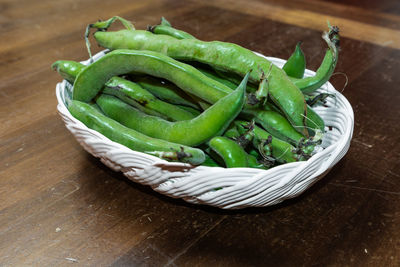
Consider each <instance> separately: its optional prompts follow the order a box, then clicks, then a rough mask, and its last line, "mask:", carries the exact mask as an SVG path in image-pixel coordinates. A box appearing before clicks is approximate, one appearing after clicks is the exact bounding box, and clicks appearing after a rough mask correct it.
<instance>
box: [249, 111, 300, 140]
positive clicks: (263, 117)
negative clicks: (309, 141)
mask: <svg viewBox="0 0 400 267" xmlns="http://www.w3.org/2000/svg"><path fill="white" fill-rule="evenodd" d="M242 117H244V118H246V119H248V120H251V119H254V121H255V122H257V123H259V124H260V125H261V126H262V127H263V128H264V129H265V130H266V131H268V132H270V133H271V134H272V135H273V136H275V137H277V138H279V139H282V140H285V141H286V142H289V143H291V144H293V145H296V146H298V145H299V143H300V142H303V141H304V136H303V135H301V134H300V133H299V132H298V131H296V130H295V129H294V127H293V126H292V125H291V124H290V123H289V121H288V120H287V119H286V118H285V117H284V116H282V115H281V114H279V113H278V112H276V111H274V110H261V109H246V110H243V112H242Z"/></svg>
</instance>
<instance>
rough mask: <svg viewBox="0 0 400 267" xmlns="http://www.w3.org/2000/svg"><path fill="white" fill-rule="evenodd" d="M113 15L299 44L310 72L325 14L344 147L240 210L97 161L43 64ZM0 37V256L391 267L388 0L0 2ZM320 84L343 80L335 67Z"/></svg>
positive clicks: (252, 43)
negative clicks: (156, 188) (285, 196)
mask: <svg viewBox="0 0 400 267" xmlns="http://www.w3.org/2000/svg"><path fill="white" fill-rule="evenodd" d="M113 15H120V16H123V17H125V18H127V19H129V20H132V21H133V22H134V23H135V25H136V27H137V28H145V27H146V26H147V25H149V24H156V23H158V21H159V19H160V17H161V16H165V17H166V18H168V19H169V20H170V21H171V22H172V23H173V24H174V25H175V26H176V27H178V28H181V29H183V30H186V31H188V32H190V33H192V34H194V35H196V36H198V38H200V39H203V40H223V41H229V42H234V43H238V44H240V45H243V46H245V47H247V48H249V49H252V50H255V51H258V52H261V53H263V54H265V55H269V56H275V57H281V58H287V57H288V56H289V55H290V53H291V51H292V49H293V48H294V46H295V44H296V43H297V41H299V40H302V41H303V50H304V52H305V53H306V55H307V67H308V68H310V69H314V70H315V69H316V68H317V66H318V64H319V62H320V61H321V59H322V56H323V53H324V44H323V42H322V41H321V38H320V35H321V32H322V30H325V29H326V21H327V20H329V21H330V22H331V24H335V25H338V26H339V27H340V28H341V33H342V40H341V44H342V51H341V53H340V60H339V64H338V66H337V72H343V73H346V75H347V77H348V79H349V83H348V85H347V87H346V88H345V89H344V90H343V94H344V95H345V96H346V97H347V98H348V100H349V101H350V103H351V104H352V106H353V108H354V112H355V130H354V136H353V140H352V144H351V147H350V150H349V152H348V154H347V155H346V156H345V157H344V158H343V159H342V160H341V161H340V162H339V164H337V165H336V166H335V167H334V168H333V169H332V170H331V171H330V172H329V174H328V175H327V176H326V177H324V178H323V179H322V180H321V181H320V182H318V183H317V184H315V185H314V186H313V187H312V188H311V189H309V190H308V191H306V192H305V193H304V194H303V195H301V196H300V197H298V198H296V199H292V200H288V201H286V202H284V203H282V204H280V205H277V206H273V207H269V208H249V209H245V210H239V211H223V210H219V209H216V208H211V207H205V206H197V205H190V204H187V203H185V202H184V201H183V200H176V199H171V198H168V197H165V196H163V195H160V194H158V193H155V192H153V191H152V190H151V189H150V188H148V187H145V186H142V185H139V184H135V183H133V182H130V181H129V180H128V179H126V178H125V177H124V176H123V175H121V174H120V173H116V172H113V171H111V170H109V169H108V168H107V167H105V166H104V165H103V164H102V163H101V162H100V161H99V160H97V159H95V158H93V157H92V156H90V155H89V154H88V153H87V152H85V151H84V150H83V148H82V147H81V146H80V145H79V144H78V143H77V142H76V140H75V139H74V138H73V136H72V135H71V134H70V133H69V132H68V130H67V129H66V128H65V127H64V125H63V123H62V121H61V119H60V117H59V115H58V114H57V111H56V98H55V85H56V83H57V82H59V81H60V77H59V76H58V74H57V73H55V72H53V71H52V70H51V68H50V65H51V64H52V63H53V62H54V61H55V60H57V59H71V60H84V59H86V58H87V52H86V49H85V45H84V41H83V34H84V27H85V26H86V25H87V24H88V23H91V22H94V21H96V20H98V19H107V18H109V17H111V16H113ZM0 37H1V42H0V58H1V60H0V81H1V83H0V118H1V123H0V137H1V138H0V140H1V141H0V142H1V145H0V164H1V165H0V266H55V265H70V264H75V265H76V266H105V265H106V266H107V265H113V266H136V265H148V266H159V265H161V266H163V265H169V266H192V265H195V266H214V265H219V266H297V265H303V266H327V265H329V266H399V265H400V171H399V169H400V138H399V137H400V134H399V133H400V108H399V103H400V89H399V88H400V75H399V74H400V67H399V66H400V50H399V49H400V4H399V2H398V1H396V0H387V1H384V0H381V1H315V0H314V1H305V0H296V1H283V0H270V1H257V0H246V1H244V0H242V1H233V0H213V1H199V0H190V1H184V0H179V1H173V0H150V1H133V0H117V1H95V0H87V1H75V0H63V1H53V0H42V1H31V0H20V1H16V0H0ZM95 49H96V51H98V50H100V48H97V47H95ZM332 83H333V84H334V85H335V87H336V88H337V89H338V90H342V88H343V84H344V78H343V76H341V75H337V76H334V77H333V79H332Z"/></svg>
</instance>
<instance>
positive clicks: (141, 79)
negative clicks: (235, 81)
mask: <svg viewBox="0 0 400 267" xmlns="http://www.w3.org/2000/svg"><path fill="white" fill-rule="evenodd" d="M131 78H132V79H133V80H134V81H135V82H136V83H138V84H139V85H140V86H142V87H143V88H144V89H146V90H147V91H149V92H150V93H152V94H153V95H155V96H156V97H158V98H159V99H161V100H164V101H166V102H168V103H171V104H175V105H182V106H188V107H193V108H198V107H197V105H195V104H194V103H193V102H191V101H190V98H189V96H188V95H187V94H185V93H184V92H183V91H182V90H181V89H179V88H178V87H177V86H176V85H174V84H172V83H170V82H168V81H162V80H160V79H157V78H155V77H151V76H134V77H132V76H131ZM235 88H236V87H235Z"/></svg>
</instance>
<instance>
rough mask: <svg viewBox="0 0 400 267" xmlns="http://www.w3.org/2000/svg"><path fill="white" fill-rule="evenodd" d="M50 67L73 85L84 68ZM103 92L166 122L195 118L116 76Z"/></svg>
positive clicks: (73, 64) (62, 62)
mask: <svg viewBox="0 0 400 267" xmlns="http://www.w3.org/2000/svg"><path fill="white" fill-rule="evenodd" d="M52 67H53V68H54V69H56V70H57V72H58V73H60V74H61V76H62V77H63V78H64V79H66V80H68V81H69V82H70V83H72V84H73V83H74V81H75V79H76V76H77V75H78V74H79V73H80V72H81V71H82V70H83V69H84V68H85V67H86V66H85V65H83V64H81V63H79V62H75V61H66V60H58V61H56V62H55V63H54V64H53V65H52ZM103 92H106V93H107V94H111V95H114V96H116V97H118V98H120V99H122V100H123V101H125V102H127V103H129V104H130V105H132V106H134V107H136V108H137V109H139V110H141V111H143V112H145V113H146V114H150V115H155V116H159V117H162V118H165V119H168V120H173V121H176V120H188V119H192V118H194V117H195V116H193V115H192V113H190V112H188V111H186V110H184V109H181V108H179V107H177V106H175V105H171V104H169V103H166V102H163V101H161V100H159V99H157V98H156V97H155V96H154V95H152V94H151V93H149V92H148V91H146V90H144V89H143V88H141V87H140V86H139V85H138V84H136V83H133V82H131V81H128V80H126V79H123V78H120V77H117V76H114V77H112V78H111V79H110V80H108V81H107V82H106V84H105V87H104V88H103Z"/></svg>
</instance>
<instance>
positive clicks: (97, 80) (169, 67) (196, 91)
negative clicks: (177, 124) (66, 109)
mask: <svg viewBox="0 0 400 267" xmlns="http://www.w3.org/2000/svg"><path fill="white" fill-rule="evenodd" d="M149 34H151V33H149ZM132 71H134V72H139V73H145V74H149V75H152V76H155V77H159V78H164V79H166V80H169V81H171V82H173V83H175V84H176V85H177V86H178V87H179V88H181V89H182V90H184V91H186V92H188V93H191V94H193V95H195V96H197V97H199V98H201V99H204V100H205V101H207V102H209V103H215V102H217V101H218V100H219V99H220V98H222V97H224V96H225V95H226V94H227V93H226V92H227V91H228V92H231V89H229V88H227V87H226V86H224V85H222V84H220V83H218V82H216V81H214V80H213V79H211V78H208V77H207V76H205V75H203V74H202V73H201V72H199V71H198V70H197V69H195V68H193V67H192V66H190V65H187V64H184V63H182V62H179V61H176V60H174V59H172V58H170V57H168V56H166V55H163V54H161V53H158V52H154V51H143V50H127V49H120V50H114V51H112V52H110V53H108V54H106V55H105V56H103V57H102V58H100V59H99V60H97V61H96V62H94V63H92V64H91V65H89V66H88V67H86V68H85V69H84V70H82V71H81V72H80V73H79V74H78V76H77V77H76V80H75V83H74V87H73V99H75V100H80V101H83V102H88V101H90V100H92V99H93V98H94V97H95V96H96V95H97V94H98V93H99V91H100V90H101V88H102V86H103V85H104V84H105V83H106V82H107V81H108V80H109V79H110V78H111V77H113V76H118V75H121V74H125V73H129V72H132ZM221 88H224V90H222V89H221Z"/></svg>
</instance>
